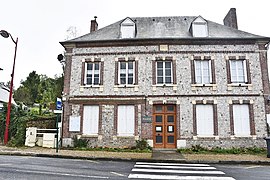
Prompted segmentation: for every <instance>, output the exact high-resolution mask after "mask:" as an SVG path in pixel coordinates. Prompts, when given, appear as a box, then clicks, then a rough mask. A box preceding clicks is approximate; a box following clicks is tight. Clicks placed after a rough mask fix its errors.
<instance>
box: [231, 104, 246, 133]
mask: <svg viewBox="0 0 270 180" xmlns="http://www.w3.org/2000/svg"><path fill="white" fill-rule="evenodd" d="M233 123H234V134H235V135H239V136H247V135H250V119H249V107H248V105H247V104H241V105H238V104H236V105H233Z"/></svg>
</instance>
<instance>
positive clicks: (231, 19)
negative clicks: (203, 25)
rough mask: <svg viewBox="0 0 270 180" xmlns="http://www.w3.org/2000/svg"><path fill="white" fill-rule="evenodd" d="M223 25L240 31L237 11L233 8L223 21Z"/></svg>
mask: <svg viewBox="0 0 270 180" xmlns="http://www.w3.org/2000/svg"><path fill="white" fill-rule="evenodd" d="M223 23H224V25H225V26H229V27H232V28H235V29H238V26H237V18H236V9H235V8H231V9H230V10H229V12H228V14H227V15H226V16H225V18H224V19H223Z"/></svg>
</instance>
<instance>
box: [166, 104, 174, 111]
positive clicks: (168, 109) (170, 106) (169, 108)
mask: <svg viewBox="0 0 270 180" xmlns="http://www.w3.org/2000/svg"><path fill="white" fill-rule="evenodd" d="M174 107H175V106H174V105H168V106H167V111H170V112H174Z"/></svg>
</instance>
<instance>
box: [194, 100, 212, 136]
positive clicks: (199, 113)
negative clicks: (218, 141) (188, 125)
mask: <svg viewBox="0 0 270 180" xmlns="http://www.w3.org/2000/svg"><path fill="white" fill-rule="evenodd" d="M196 120H197V134H198V135H201V136H213V135H214V120H213V106H212V105H196Z"/></svg>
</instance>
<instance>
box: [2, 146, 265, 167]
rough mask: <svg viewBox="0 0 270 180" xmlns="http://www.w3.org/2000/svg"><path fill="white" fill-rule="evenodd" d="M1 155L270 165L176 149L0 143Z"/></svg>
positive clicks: (242, 157)
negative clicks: (129, 149)
mask: <svg viewBox="0 0 270 180" xmlns="http://www.w3.org/2000/svg"><path fill="white" fill-rule="evenodd" d="M0 155H18V156H36V157H52V158H72V159H100V160H123V161H158V162H181V163H223V164H261V165H270V158H267V157H266V155H265V156H264V155H245V154H244V155H243V154H241V155H232V154H222V155H221V154H179V153H176V152H175V151H172V150H171V151H158V150H153V152H152V153H132V152H108V151H78V150H61V149H60V150H59V152H58V153H56V149H49V148H41V147H32V148H31V147H24V148H12V147H6V146H1V145H0Z"/></svg>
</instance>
